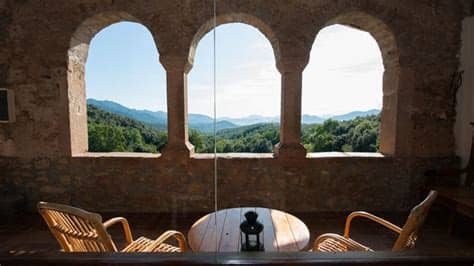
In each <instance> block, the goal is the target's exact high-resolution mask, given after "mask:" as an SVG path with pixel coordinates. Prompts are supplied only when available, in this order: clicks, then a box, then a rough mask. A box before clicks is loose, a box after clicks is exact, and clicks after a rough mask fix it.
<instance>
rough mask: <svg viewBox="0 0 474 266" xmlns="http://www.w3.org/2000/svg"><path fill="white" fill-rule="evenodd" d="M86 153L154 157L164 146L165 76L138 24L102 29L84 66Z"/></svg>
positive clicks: (146, 34) (151, 43)
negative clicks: (153, 154)
mask: <svg viewBox="0 0 474 266" xmlns="http://www.w3.org/2000/svg"><path fill="white" fill-rule="evenodd" d="M85 82H86V83H85V88H86V96H87V120H88V151H89V152H148V153H158V152H159V151H160V150H161V149H162V148H163V147H164V145H165V144H166V141H167V114H166V72H165V70H164V68H163V67H162V65H161V64H160V62H159V57H158V51H157V48H156V46H155V42H154V40H153V36H152V35H151V33H150V32H149V31H148V29H147V28H146V27H145V26H143V25H141V24H138V23H132V22H120V23H116V24H112V25H110V26H108V27H106V28H104V29H102V30H101V31H100V32H99V33H98V34H96V35H95V36H94V38H93V39H92V41H91V42H90V44H89V50H88V57H87V62H86V65H85Z"/></svg>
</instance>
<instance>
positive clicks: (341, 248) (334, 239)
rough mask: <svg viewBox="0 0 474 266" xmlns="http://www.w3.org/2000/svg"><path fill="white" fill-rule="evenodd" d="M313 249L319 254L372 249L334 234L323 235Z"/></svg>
mask: <svg viewBox="0 0 474 266" xmlns="http://www.w3.org/2000/svg"><path fill="white" fill-rule="evenodd" d="M324 236H325V237H324V239H322V240H321V241H320V242H319V243H318V244H317V245H316V246H315V247H314V248H315V250H314V251H316V250H317V251H321V252H347V251H373V250H372V249H370V248H368V247H366V246H364V245H362V244H360V243H358V242H356V241H354V240H352V239H350V238H345V237H343V236H340V235H336V234H325V235H324Z"/></svg>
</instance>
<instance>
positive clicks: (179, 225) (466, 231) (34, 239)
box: [0, 210, 474, 254]
mask: <svg viewBox="0 0 474 266" xmlns="http://www.w3.org/2000/svg"><path fill="white" fill-rule="evenodd" d="M122 215H123V216H125V217H127V218H128V220H129V222H130V225H131V227H132V232H133V234H134V236H135V237H137V236H141V235H143V236H147V237H150V238H155V237H157V236H158V235H159V234H160V233H162V232H163V231H165V230H168V229H176V230H180V231H182V232H183V233H185V234H187V230H188V229H189V227H190V226H191V225H192V224H193V223H194V221H195V220H197V219H198V218H199V217H201V216H202V215H203V214H197V213H195V214H186V215H165V214H162V215H159V214H125V215H124V214H122ZM294 215H296V216H297V217H299V218H300V219H301V220H302V221H303V222H305V223H306V225H307V226H308V228H309V230H310V232H311V240H310V243H312V242H313V241H314V239H315V238H316V237H317V236H318V235H320V234H322V233H328V232H332V233H339V234H342V231H343V228H344V221H345V216H346V214H343V213H311V214H309V213H299V214H295V213H294ZM379 215H380V216H381V217H383V218H386V219H387V220H389V221H391V222H393V223H395V224H398V225H400V226H401V225H403V222H404V219H405V218H406V214H394V213H383V214H379ZM103 216H104V221H105V220H106V219H108V218H110V217H112V215H103ZM448 216H449V215H448V214H447V213H445V212H444V211H443V210H437V211H433V212H432V213H431V214H430V215H429V216H428V218H427V221H426V223H425V226H424V228H423V231H422V232H421V236H420V238H419V240H418V242H417V246H416V249H418V250H420V251H426V252H429V253H436V252H438V251H443V252H446V251H453V252H456V253H458V254H459V253H460V252H461V253H463V254H464V253H465V254H474V230H473V229H472V226H471V225H472V223H473V221H472V220H469V219H467V218H464V217H460V219H458V222H457V227H456V231H455V234H453V235H449V234H448V233H447V224H448ZM351 232H352V233H351V237H352V238H353V239H355V240H357V241H359V242H361V243H364V244H366V245H368V246H370V247H372V248H373V249H375V250H390V248H391V246H392V245H393V243H394V241H395V239H396V235H395V234H394V233H392V232H390V231H388V230H386V229H384V228H383V227H381V226H378V225H377V224H374V223H372V222H368V221H364V220H354V222H353V227H352V230H351ZM110 233H111V235H112V237H113V238H114V240H115V241H116V242H118V243H119V245H121V244H123V236H122V233H121V228H120V226H117V228H113V229H112V230H111V231H110ZM58 248H59V246H58V244H57V243H56V241H55V239H54V238H53V237H52V236H51V234H50V232H49V231H48V229H47V227H46V225H45V224H44V222H43V220H42V219H41V217H40V216H39V215H37V214H29V215H22V216H21V217H19V218H18V219H16V220H14V221H12V220H10V222H8V223H3V224H1V225H0V250H3V251H11V250H15V251H20V250H25V251H54V250H57V249H58ZM308 248H309V246H308Z"/></svg>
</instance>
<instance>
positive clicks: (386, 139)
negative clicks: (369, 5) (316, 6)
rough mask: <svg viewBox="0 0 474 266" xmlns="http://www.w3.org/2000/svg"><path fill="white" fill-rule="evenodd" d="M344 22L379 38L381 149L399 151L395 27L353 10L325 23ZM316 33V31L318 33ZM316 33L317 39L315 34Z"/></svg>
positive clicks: (397, 66) (395, 152)
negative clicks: (381, 67) (380, 56)
mask: <svg viewBox="0 0 474 266" xmlns="http://www.w3.org/2000/svg"><path fill="white" fill-rule="evenodd" d="M334 24H341V25H345V26H349V27H353V28H356V29H360V30H363V31H366V32H368V33H369V34H370V35H371V36H372V37H373V38H374V39H375V41H376V42H377V45H378V47H379V49H380V51H381V54H382V61H383V65H384V68H385V70H384V74H383V84H382V90H383V100H382V112H381V121H382V122H381V127H380V135H379V138H380V152H381V153H383V154H386V155H395V154H397V153H398V151H397V148H396V145H397V143H396V139H397V131H398V126H399V125H398V124H397V121H398V117H399V112H400V110H399V108H398V98H399V86H400V63H399V55H400V53H399V50H398V46H397V42H396V38H395V35H394V34H393V31H392V30H391V29H390V28H389V26H388V25H387V24H385V23H384V22H383V21H382V20H380V19H378V18H376V17H374V16H372V15H369V14H367V13H363V12H359V11H354V12H349V13H345V14H341V15H338V16H336V17H334V18H332V19H330V20H329V21H327V23H326V24H325V25H324V27H326V26H330V25H334ZM316 35H317V34H316ZM316 35H315V36H314V39H313V43H314V40H315V38H316Z"/></svg>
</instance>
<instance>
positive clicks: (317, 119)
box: [301, 115, 326, 124]
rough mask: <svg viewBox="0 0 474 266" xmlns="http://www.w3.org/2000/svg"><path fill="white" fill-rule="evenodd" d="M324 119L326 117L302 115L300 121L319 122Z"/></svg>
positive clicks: (304, 122) (305, 122) (307, 122)
mask: <svg viewBox="0 0 474 266" xmlns="http://www.w3.org/2000/svg"><path fill="white" fill-rule="evenodd" d="M324 120H326V119H325V118H322V117H320V116H316V115H303V116H302V117H301V123H303V124H321V123H323V122H324Z"/></svg>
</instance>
